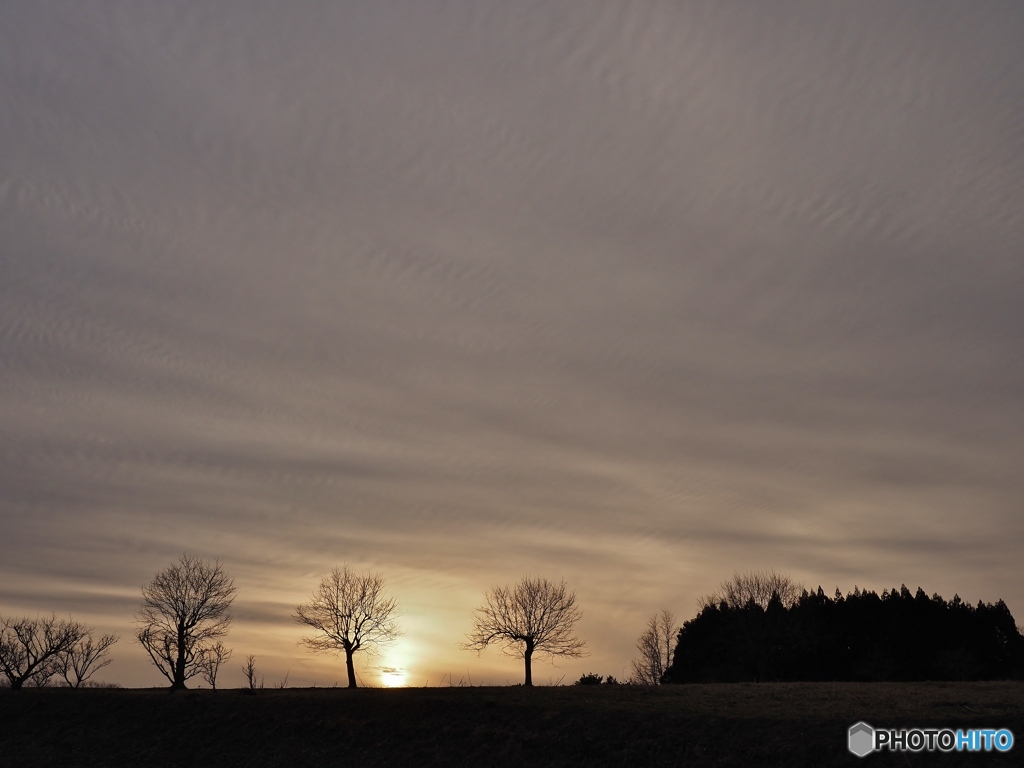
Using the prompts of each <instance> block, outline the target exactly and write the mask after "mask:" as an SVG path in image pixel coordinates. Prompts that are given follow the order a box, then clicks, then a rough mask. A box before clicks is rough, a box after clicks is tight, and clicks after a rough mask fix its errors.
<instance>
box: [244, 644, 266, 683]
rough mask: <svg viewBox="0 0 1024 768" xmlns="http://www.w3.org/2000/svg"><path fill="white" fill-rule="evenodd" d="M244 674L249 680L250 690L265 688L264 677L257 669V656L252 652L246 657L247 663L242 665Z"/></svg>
mask: <svg viewBox="0 0 1024 768" xmlns="http://www.w3.org/2000/svg"><path fill="white" fill-rule="evenodd" d="M242 674H243V675H245V679H246V680H248V681H249V690H251V691H255V690H257V689H262V688H263V677H262V676H261V675H260V674H259V673H258V672H257V671H256V657H255V656H253V655H252V654H251V653H250V654H249V655H248V656H246V657H245V664H243V665H242Z"/></svg>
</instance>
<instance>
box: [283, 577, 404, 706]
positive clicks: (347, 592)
mask: <svg viewBox="0 0 1024 768" xmlns="http://www.w3.org/2000/svg"><path fill="white" fill-rule="evenodd" d="M397 610H398V600H397V599H396V598H393V597H388V596H387V595H386V594H385V592H384V577H383V576H381V575H380V574H379V573H366V574H358V573H356V572H354V571H352V570H350V569H349V567H348V566H347V565H345V566H342V567H341V568H334V569H333V570H332V571H331V572H330V573H329V574H327V575H326V576H324V577H323V578H322V579H321V580H320V584H319V585H318V586H317V588H316V590H314V592H313V597H312V599H311V600H310V601H309V602H308V603H303V604H301V605H299V606H298V607H297V608H296V609H295V614H294V617H293V618H294V619H295V621H296V622H298V623H299V624H304V625H306V626H307V627H311V628H313V629H314V630H316V634H314V635H312V636H309V637H304V638H302V640H301V642H302V643H303V645H305V646H306V647H307V648H309V649H310V650H311V651H314V652H317V653H339V654H340V653H344V654H345V668H346V670H347V671H348V687H349V688H355V687H356V672H355V666H354V665H353V662H352V657H353V656H354V655H355V654H356V653H357V652H358V651H363V652H365V653H367V654H370V655H372V654H374V653H376V652H377V651H378V650H379V648H380V646H382V645H386V644H389V643H391V642H394V640H395V639H396V638H398V637H399V636H400V635H401V634H402V633H401V632H400V631H399V629H398V624H397V623H396V621H395V616H396V612H397Z"/></svg>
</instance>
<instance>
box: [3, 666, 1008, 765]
mask: <svg viewBox="0 0 1024 768" xmlns="http://www.w3.org/2000/svg"><path fill="white" fill-rule="evenodd" d="M858 720H865V721H867V722H868V723H870V724H872V725H875V726H886V727H898V726H903V727H910V726H923V727H927V726H933V727H934V726H951V727H955V728H967V727H991V728H1009V729H1010V730H1011V731H1013V733H1014V736H1015V739H1017V740H1020V739H1022V738H1024V684H1022V683H867V684H860V683H835V684H833V683H774V684H772V683H769V684H760V685H755V684H737V685H724V684H723V685H687V686H664V687H661V688H634V687H628V686H575V687H559V688H535V689H532V690H531V689H524V688H519V687H510V688H409V689H394V690H381V689H360V690H355V691H349V690H344V689H315V688H314V689H288V690H262V691H256V692H250V691H242V690H223V691H209V690H201V691H184V692H181V693H177V694H174V695H171V694H169V693H167V692H166V691H163V690H81V691H72V690H67V689H41V690H40V689H33V690H24V691H10V690H0V763H2V764H3V765H10V766H36V765H55V766H56V765H65V766H77V765H95V766H100V765H105V766H122V765H139V766H147V765H175V766H177V765H181V766H184V765H189V766H217V765H238V766H247V767H257V766H271V765H311V766H313V765H315V766H339V765H351V766H404V765H408V766H430V765H455V766H462V765H465V766H527V765H529V766H546V765H554V766H594V765H596V766H602V765H608V766H611V765H614V766H623V765H641V766H643V765H665V766H678V765H685V766H716V765H745V766H826V765H863V766H870V765H902V766H906V765H921V766H924V765H982V764H989V763H993V762H994V763H998V764H1000V765H1007V766H1009V765H1021V764H1024V760H1022V757H1024V751H1022V750H1024V744H1015V746H1014V748H1013V749H1012V750H1011V751H1010V752H1008V753H1005V754H1000V753H995V752H993V753H990V754H959V755H958V754H948V755H947V754H939V753H927V752H921V753H917V754H913V753H906V752H904V753H899V754H891V753H881V754H880V753H874V754H871V755H868V756H867V757H865V758H863V759H859V758H856V757H854V756H853V755H851V754H849V753H848V752H847V750H846V730H847V728H848V727H849V726H850V725H852V724H853V723H855V722H857V721H858Z"/></svg>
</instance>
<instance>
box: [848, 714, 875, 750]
mask: <svg viewBox="0 0 1024 768" xmlns="http://www.w3.org/2000/svg"><path fill="white" fill-rule="evenodd" d="M846 746H847V747H848V748H849V750H850V751H851V752H853V754H855V755H856V756H857V757H864V756H865V755H867V754H870V753H872V752H874V751H875V729H874V728H872V727H871V726H870V725H868V724H867V723H865V722H860V723H857V724H856V725H851V726H850V730H849V733H848V734H847V742H846Z"/></svg>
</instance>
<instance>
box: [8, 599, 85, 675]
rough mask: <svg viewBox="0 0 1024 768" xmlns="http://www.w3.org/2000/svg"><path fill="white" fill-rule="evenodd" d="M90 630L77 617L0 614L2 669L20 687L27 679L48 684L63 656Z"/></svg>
mask: <svg viewBox="0 0 1024 768" xmlns="http://www.w3.org/2000/svg"><path fill="white" fill-rule="evenodd" d="M88 633H89V629H88V628H87V627H86V626H85V625H84V624H81V623H79V622H77V621H75V620H74V619H71V618H67V619H59V618H57V615H56V614H51V615H50V616H47V617H42V618H40V617H36V618H34V619H31V618H28V617H27V616H26V617H24V618H21V619H5V618H2V617H0V673H3V675H4V676H5V677H6V678H7V680H8V682H9V683H10V686H11V688H12V689H14V690H18V689H20V688H21V687H23V686H24V685H25V684H26V683H28V684H30V685H31V684H36V685H46V684H47V682H48V681H49V679H50V677H51V676H52V675H54V674H55V673H56V672H57V670H58V668H59V665H60V657H61V656H62V655H63V654H65V653H67V652H68V651H69V650H70V649H71V648H73V647H74V646H75V644H76V643H78V642H79V641H81V640H82V638H83V637H85V636H86V635H87V634H88Z"/></svg>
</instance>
